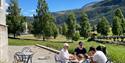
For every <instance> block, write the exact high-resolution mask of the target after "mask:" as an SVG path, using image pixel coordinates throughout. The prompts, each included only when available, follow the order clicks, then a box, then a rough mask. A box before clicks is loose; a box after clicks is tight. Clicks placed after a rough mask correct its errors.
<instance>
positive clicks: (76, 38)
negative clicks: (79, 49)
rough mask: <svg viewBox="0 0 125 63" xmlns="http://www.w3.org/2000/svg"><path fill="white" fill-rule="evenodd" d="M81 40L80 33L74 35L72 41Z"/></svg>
mask: <svg viewBox="0 0 125 63" xmlns="http://www.w3.org/2000/svg"><path fill="white" fill-rule="evenodd" d="M79 38H80V34H79V32H76V33H75V34H74V36H73V38H72V39H73V40H74V41H78V40H79Z"/></svg>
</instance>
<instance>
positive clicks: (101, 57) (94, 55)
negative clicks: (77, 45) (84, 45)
mask: <svg viewBox="0 0 125 63" xmlns="http://www.w3.org/2000/svg"><path fill="white" fill-rule="evenodd" d="M89 55H90V60H91V63H106V61H107V57H106V56H105V54H104V53H103V52H102V51H97V50H96V48H94V47H90V49H89Z"/></svg>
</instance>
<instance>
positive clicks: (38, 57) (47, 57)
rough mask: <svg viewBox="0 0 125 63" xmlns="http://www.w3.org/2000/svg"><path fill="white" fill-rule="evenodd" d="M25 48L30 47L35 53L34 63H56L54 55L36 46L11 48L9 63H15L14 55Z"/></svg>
mask: <svg viewBox="0 0 125 63" xmlns="http://www.w3.org/2000/svg"><path fill="white" fill-rule="evenodd" d="M24 47H30V48H31V49H32V51H33V52H34V53H35V54H34V55H33V58H32V60H33V63H55V60H54V55H55V53H52V52H50V51H48V50H45V49H42V48H39V47H36V46H9V62H10V63H13V61H14V58H13V56H14V54H15V53H16V52H19V51H21V50H22V49H23V48H24Z"/></svg>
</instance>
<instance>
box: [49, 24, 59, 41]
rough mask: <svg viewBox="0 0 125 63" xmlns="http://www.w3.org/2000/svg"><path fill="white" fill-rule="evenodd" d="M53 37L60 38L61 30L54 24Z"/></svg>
mask: <svg viewBox="0 0 125 63" xmlns="http://www.w3.org/2000/svg"><path fill="white" fill-rule="evenodd" d="M51 27H52V32H53V33H52V36H53V37H54V39H56V37H57V36H58V34H59V29H58V27H57V25H56V24H55V23H52V26H51Z"/></svg>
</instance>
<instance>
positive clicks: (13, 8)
mask: <svg viewBox="0 0 125 63" xmlns="http://www.w3.org/2000/svg"><path fill="white" fill-rule="evenodd" d="M20 11H21V9H20V8H19V5H18V0H10V4H9V7H8V10H7V12H8V15H7V25H8V32H9V33H12V34H13V35H14V38H15V37H16V35H17V34H20V33H21V32H23V29H22V28H23V23H24V21H23V20H22V19H23V18H22V17H21V16H20Z"/></svg>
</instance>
